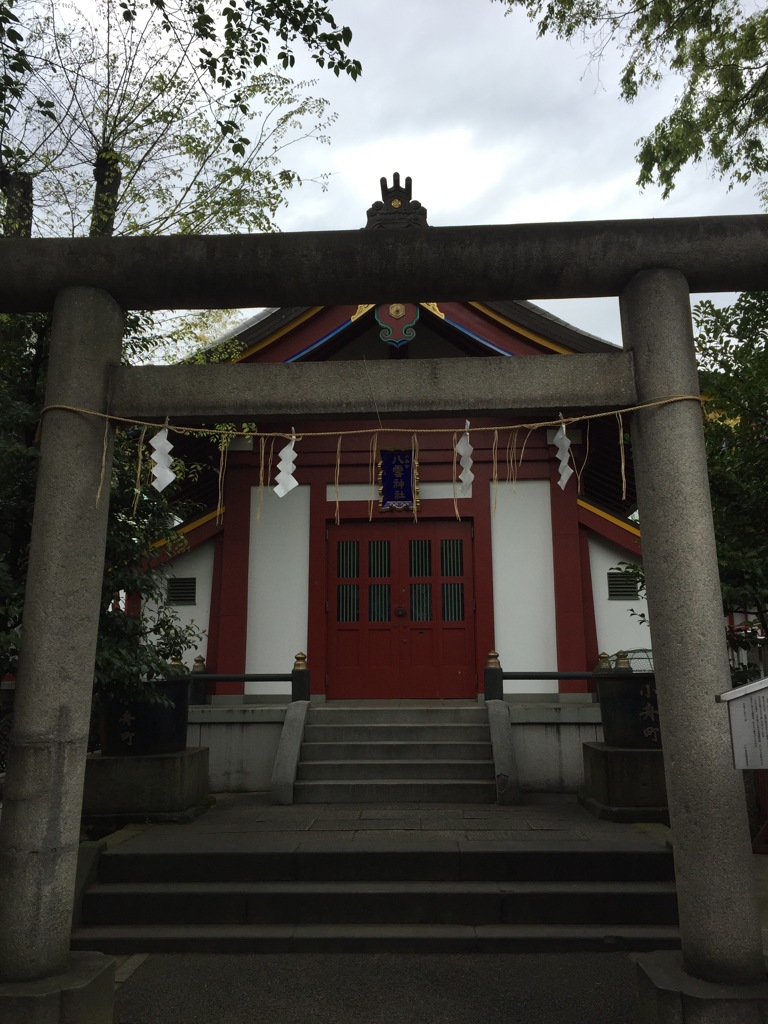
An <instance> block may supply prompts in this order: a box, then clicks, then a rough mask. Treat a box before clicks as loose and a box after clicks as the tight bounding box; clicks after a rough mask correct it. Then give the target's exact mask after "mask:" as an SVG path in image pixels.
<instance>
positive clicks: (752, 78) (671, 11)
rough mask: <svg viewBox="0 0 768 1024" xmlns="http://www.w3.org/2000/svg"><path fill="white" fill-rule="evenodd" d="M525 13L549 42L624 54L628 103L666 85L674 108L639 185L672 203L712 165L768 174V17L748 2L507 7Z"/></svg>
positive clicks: (647, 141) (567, 2)
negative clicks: (583, 43)
mask: <svg viewBox="0 0 768 1024" xmlns="http://www.w3.org/2000/svg"><path fill="white" fill-rule="evenodd" d="M499 2H501V3H503V4H504V5H505V6H507V7H508V8H510V10H511V9H514V8H522V9H523V11H524V12H525V13H526V14H527V15H528V17H529V18H530V19H531V20H533V21H535V22H536V25H537V28H538V33H539V35H545V34H548V33H552V34H554V35H555V36H557V37H559V38H561V39H574V38H583V39H585V40H588V41H589V44H590V47H591V50H590V55H591V58H592V59H593V60H597V61H599V60H600V58H601V57H602V56H603V55H604V54H605V53H606V51H607V50H608V49H609V48H611V47H615V48H616V49H618V51H619V52H620V53H621V54H622V56H623V59H624V66H623V68H622V71H621V74H620V78H619V92H620V95H621V97H622V99H624V100H626V101H627V102H632V101H633V100H634V99H635V98H636V96H637V95H638V93H639V92H640V90H641V89H644V88H648V87H653V86H657V85H658V84H659V83H660V82H661V81H662V80H664V79H665V78H672V79H674V81H675V82H676V83H679V87H680V91H679V94H678V96H677V98H676V99H675V101H674V104H673V107H672V110H671V111H670V113H669V114H667V115H666V117H664V118H662V119H661V121H659V123H658V124H657V125H655V126H654V127H653V128H652V129H651V131H649V133H648V134H647V135H645V136H644V137H643V138H641V139H640V140H639V142H638V146H639V149H638V153H637V160H638V163H639V164H640V175H639V178H638V183H639V184H640V185H648V184H651V183H652V182H657V183H658V184H659V185H660V186H661V187H662V190H663V193H664V196H665V197H666V196H668V195H669V193H670V192H671V190H672V189H673V187H674V182H675V178H676V176H677V174H678V173H679V172H680V170H681V169H682V168H683V167H684V166H685V165H686V164H687V163H689V162H694V163H695V162H698V161H700V160H707V161H708V162H709V163H710V165H711V167H712V168H713V169H714V170H715V171H716V172H717V173H719V174H720V175H721V176H722V177H724V178H726V179H727V180H728V181H729V182H734V181H741V182H745V181H748V180H750V179H751V178H759V177H760V176H762V175H764V174H765V173H766V171H768V149H767V148H766V144H767V143H768V12H766V10H765V9H764V7H763V6H762V5H760V4H756V5H749V6H747V5H742V4H741V3H739V2H738V0H696V2H693V3H686V2H684V0H672V2H669V0H646V2H642V3H640V2H637V0H618V2H615V3H613V2H610V0H499Z"/></svg>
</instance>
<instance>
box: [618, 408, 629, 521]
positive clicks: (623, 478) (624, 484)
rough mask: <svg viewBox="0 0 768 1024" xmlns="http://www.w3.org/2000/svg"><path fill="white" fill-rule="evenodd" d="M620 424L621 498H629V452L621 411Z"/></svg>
mask: <svg viewBox="0 0 768 1024" xmlns="http://www.w3.org/2000/svg"><path fill="white" fill-rule="evenodd" d="M616 421H617V422H618V424H619V451H620V452H621V500H622V501H626V500H627V453H626V451H625V448H624V420H623V418H622V415H621V413H620V412H617V413H616Z"/></svg>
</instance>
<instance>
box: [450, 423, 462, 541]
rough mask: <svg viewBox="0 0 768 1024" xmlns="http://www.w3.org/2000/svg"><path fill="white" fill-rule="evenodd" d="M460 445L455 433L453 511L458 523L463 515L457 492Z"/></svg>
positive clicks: (452, 474)
mask: <svg viewBox="0 0 768 1024" xmlns="http://www.w3.org/2000/svg"><path fill="white" fill-rule="evenodd" d="M458 443H459V438H458V434H457V433H456V431H454V432H453V465H452V469H451V490H452V492H453V511H454V514H455V516H456V520H457V522H459V523H460V522H461V515H460V514H459V496H458V494H457V492H456V463H457V462H458V458H459V453H458V452H457V451H456V446H457V445H458Z"/></svg>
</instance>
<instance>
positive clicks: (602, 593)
mask: <svg viewBox="0 0 768 1024" xmlns="http://www.w3.org/2000/svg"><path fill="white" fill-rule="evenodd" d="M632 560H633V559H632V556H631V555H630V554H628V553H627V552H626V551H623V550H622V549H621V548H620V547H618V546H617V545H616V544H611V543H610V541H607V540H605V539H604V538H602V537H597V536H595V535H594V534H593V535H592V536H591V537H590V538H589V564H590V569H591V571H592V598H593V601H594V604H595V626H596V627H597V648H598V650H599V651H605V652H606V654H615V653H616V652H617V651H629V650H635V649H636V648H648V647H650V646H651V631H650V629H649V628H648V626H647V625H643V624H642V622H641V621H640V619H639V618H637V617H636V616H633V615H632V614H631V611H632V610H633V609H634V610H635V611H636V612H643V613H644V614H647V613H648V604H647V602H646V600H645V598H640V597H633V598H626V599H622V600H616V599H612V600H609V598H608V572H609V570H610V569H616V568H617V567H618V566H619V562H631V561H632Z"/></svg>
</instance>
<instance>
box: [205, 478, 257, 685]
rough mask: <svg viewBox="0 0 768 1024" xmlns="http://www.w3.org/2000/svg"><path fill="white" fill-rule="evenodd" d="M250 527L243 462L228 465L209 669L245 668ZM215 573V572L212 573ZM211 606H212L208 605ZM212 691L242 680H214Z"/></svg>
mask: <svg viewBox="0 0 768 1024" xmlns="http://www.w3.org/2000/svg"><path fill="white" fill-rule="evenodd" d="M250 528H251V483H250V470H249V467H247V466H229V467H228V468H227V475H226V478H225V480H224V534H223V538H222V543H221V550H220V552H217V554H219V565H220V573H221V574H220V577H219V578H218V579H217V580H216V581H215V582H216V584H217V587H216V592H217V594H218V611H219V614H218V630H217V636H216V638H215V643H214V644H213V647H214V651H213V652H211V651H210V646H209V653H212V654H213V659H215V665H214V664H211V661H212V660H213V659H211V658H210V657H209V660H208V664H207V668H208V671H210V672H216V673H223V672H232V674H233V675H239V674H241V673H243V672H245V646H246V640H247V633H248V551H249V542H250ZM216 575H218V573H217V574H216ZM212 610H213V609H212ZM212 692H213V693H214V694H217V695H220V694H241V693H244V692H245V685H244V684H243V683H236V682H232V683H227V682H221V683H214V684H213V689H212Z"/></svg>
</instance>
